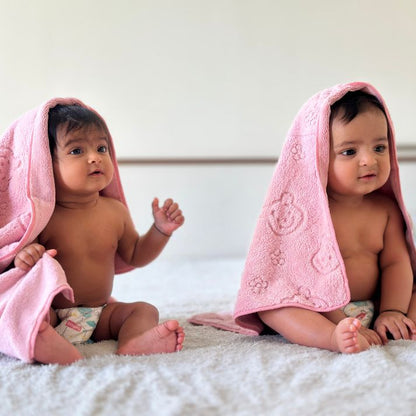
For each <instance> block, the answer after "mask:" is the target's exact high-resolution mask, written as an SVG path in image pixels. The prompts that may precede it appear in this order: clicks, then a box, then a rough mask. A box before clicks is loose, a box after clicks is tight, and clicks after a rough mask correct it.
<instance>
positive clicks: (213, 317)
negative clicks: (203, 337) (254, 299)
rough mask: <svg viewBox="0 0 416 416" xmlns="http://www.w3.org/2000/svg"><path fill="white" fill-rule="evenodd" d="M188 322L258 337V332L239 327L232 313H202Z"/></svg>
mask: <svg viewBox="0 0 416 416" xmlns="http://www.w3.org/2000/svg"><path fill="white" fill-rule="evenodd" d="M188 322H190V323H191V324H194V325H206V326H212V327H214V328H218V329H223V330H225V331H231V332H237V333H238V334H243V335H258V333H257V332H256V331H253V330H251V329H248V328H244V327H242V326H240V325H238V324H237V323H236V322H235V320H234V318H233V314H232V313H214V312H211V313H210V312H207V313H201V314H198V315H194V316H192V317H191V318H189V319H188Z"/></svg>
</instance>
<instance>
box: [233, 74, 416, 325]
mask: <svg viewBox="0 0 416 416" xmlns="http://www.w3.org/2000/svg"><path fill="white" fill-rule="evenodd" d="M361 89H364V90H365V91H366V92H368V93H370V94H373V95H375V96H376V97H378V98H379V100H380V101H381V102H382V103H383V105H384V107H385V108H386V106H385V104H384V101H383V99H382V97H381V96H380V94H379V93H378V91H377V90H376V89H375V88H374V87H372V86H371V85H369V84H366V83H362V82H354V83H349V84H341V85H337V86H335V87H333V88H329V89H326V90H324V91H321V92H319V93H318V94H316V95H315V96H313V97H312V98H311V99H309V100H308V101H307V102H306V103H305V105H304V106H303V107H302V108H301V109H300V111H299V113H298V114H297V116H296V118H295V120H294V122H293V125H292V127H291V129H290V130H289V132H288V135H287V138H286V141H285V144H284V147H283V150H282V152H281V155H280V157H279V162H278V164H277V166H276V169H275V172H274V175H273V178H272V181H271V184H270V187H269V189H268V192H267V195H266V199H265V202H264V205H263V208H262V212H261V215H260V218H259V220H258V223H257V226H256V229H255V233H254V237H253V240H252V243H251V246H250V249H249V252H248V255H247V259H246V263H245V268H244V271H243V274H242V279H241V285H240V290H239V292H238V297H237V301H236V305H235V311H234V317H235V319H236V322H237V324H239V325H241V326H243V327H245V328H249V329H251V330H254V331H256V332H257V333H260V332H261V331H262V329H263V324H262V322H261V321H260V319H259V318H258V315H257V312H259V311H264V310H271V309H276V308H281V307H285V306H295V307H300V308H305V309H309V310H313V311H330V310H334V309H337V308H341V307H343V306H345V305H346V304H347V303H348V302H349V300H350V293H349V288H348V281H347V276H346V273H345V267H344V263H343V260H342V257H341V254H340V251H339V248H338V244H337V241H336V238H335V232H334V228H333V225H332V221H331V216H330V212H329V207H328V200H327V194H326V185H327V173H328V163H329V115H330V106H331V104H333V103H334V102H335V101H337V100H338V99H340V98H341V97H342V96H344V95H345V94H346V93H347V92H348V91H354V90H361ZM386 112H387V108H386ZM387 114H388V112H387ZM387 118H388V123H389V130H390V137H389V140H390V145H391V150H390V152H391V175H390V178H389V180H388V182H387V184H386V185H385V186H384V187H383V192H384V193H386V194H387V195H389V196H391V197H392V198H395V199H396V201H397V203H398V205H399V207H400V209H401V211H402V213H403V217H404V219H405V222H406V227H407V231H406V238H407V242H408V248H409V252H410V254H411V258H412V266H413V270H415V269H416V267H415V265H416V261H415V248H414V244H413V236H412V228H411V225H410V224H411V223H410V220H409V217H408V214H407V212H406V210H405V207H404V203H403V198H402V193H401V189H400V181H399V167H398V162H397V156H396V150H395V138H394V130H393V125H392V122H391V119H390V116H389V115H387Z"/></svg>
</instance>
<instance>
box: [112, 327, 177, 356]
mask: <svg viewBox="0 0 416 416" xmlns="http://www.w3.org/2000/svg"><path fill="white" fill-rule="evenodd" d="M184 339H185V333H184V332H183V328H182V327H181V326H179V323H178V321H174V320H170V321H166V322H163V323H162V324H159V325H157V326H155V327H153V328H151V329H149V330H147V331H145V332H143V333H142V334H140V335H138V336H137V337H135V338H133V339H130V340H128V341H127V342H125V343H123V345H121V346H119V349H118V350H117V354H121V355H149V354H160V353H169V352H175V351H180V350H181V349H182V348H183V340H184Z"/></svg>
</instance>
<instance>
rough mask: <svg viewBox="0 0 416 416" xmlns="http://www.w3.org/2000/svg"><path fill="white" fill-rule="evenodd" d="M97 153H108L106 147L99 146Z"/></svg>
mask: <svg viewBox="0 0 416 416" xmlns="http://www.w3.org/2000/svg"><path fill="white" fill-rule="evenodd" d="M98 151H99V152H100V153H107V152H108V148H107V146H99V147H98Z"/></svg>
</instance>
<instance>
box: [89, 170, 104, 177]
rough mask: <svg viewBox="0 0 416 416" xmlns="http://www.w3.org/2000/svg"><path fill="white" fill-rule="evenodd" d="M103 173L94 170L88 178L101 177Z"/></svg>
mask: <svg viewBox="0 0 416 416" xmlns="http://www.w3.org/2000/svg"><path fill="white" fill-rule="evenodd" d="M102 174H103V172H102V171H101V170H99V169H96V170H94V171H93V172H91V173H90V176H99V175H102Z"/></svg>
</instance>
